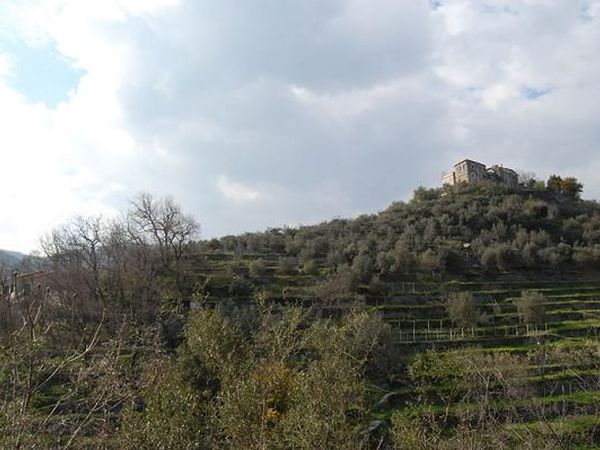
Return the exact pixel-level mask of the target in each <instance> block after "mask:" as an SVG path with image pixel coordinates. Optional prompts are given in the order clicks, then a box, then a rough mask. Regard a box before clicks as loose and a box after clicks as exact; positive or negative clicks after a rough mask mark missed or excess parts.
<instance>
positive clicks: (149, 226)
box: [127, 193, 200, 269]
mask: <svg viewBox="0 0 600 450" xmlns="http://www.w3.org/2000/svg"><path fill="white" fill-rule="evenodd" d="M127 219H128V230H129V232H130V234H131V236H132V237H133V238H134V239H135V240H136V241H137V242H139V243H140V244H144V245H156V246H157V248H158V252H159V256H160V261H161V265H162V267H163V268H164V269H166V268H170V267H171V265H172V263H174V262H178V261H179V260H180V259H181V257H182V255H183V253H184V250H185V246H186V244H188V243H189V242H190V241H191V240H192V239H193V238H194V237H196V235H197V234H198V232H199V231H200V225H199V224H198V222H197V221H196V219H195V218H194V217H193V216H190V215H186V214H183V212H182V211H181V207H180V206H179V205H178V204H177V203H176V202H175V201H174V200H173V199H172V198H171V197H164V198H159V199H154V198H153V197H152V195H150V194H148V193H141V194H139V195H138V196H137V197H136V198H134V199H133V200H132V201H131V209H130V210H129V211H128V213H127Z"/></svg>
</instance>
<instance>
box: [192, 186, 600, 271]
mask: <svg viewBox="0 0 600 450" xmlns="http://www.w3.org/2000/svg"><path fill="white" fill-rule="evenodd" d="M199 245H200V252H206V253H211V252H212V253H218V252H223V253H232V254H235V255H238V256H243V255H252V254H258V255H260V254H265V255H267V254H268V255H271V256H272V257H273V256H275V255H276V256H278V257H283V258H290V259H289V260H288V263H289V264H294V263H296V264H297V266H298V268H299V269H310V267H311V266H312V265H314V264H318V265H319V266H322V267H325V268H327V269H328V270H329V271H336V270H350V271H352V273H353V274H355V275H356V276H357V277H358V278H359V279H360V281H362V282H369V281H370V280H372V279H373V277H380V278H384V279H395V278H398V279H401V278H404V279H419V278H423V277H425V278H427V277H430V276H431V275H432V274H434V275H438V276H440V274H448V275H451V276H458V275H462V276H467V275H476V274H483V275H485V274H488V275H489V274H493V273H499V272H507V271H520V272H523V271H526V272H535V271H553V272H555V273H557V272H560V271H565V270H573V269H574V268H576V269H578V270H579V269H581V270H588V269H595V268H596V267H597V266H598V263H599V262H600V205H599V204H598V203H597V202H595V201H585V200H581V199H580V198H579V196H578V194H577V193H576V194H573V193H564V192H563V193H561V192H560V191H557V190H553V189H546V188H539V187H538V189H534V188H518V189H516V188H515V189H512V188H508V187H501V186H494V185H471V186H465V185H462V186H460V185H459V186H454V187H449V186H446V187H445V188H443V189H426V188H419V189H417V190H416V191H415V192H414V196H413V198H412V200H410V201H409V202H396V203H393V204H392V205H391V206H390V207H388V208H387V209H385V210H384V211H381V212H380V213H378V214H372V215H363V216H360V217H357V218H355V219H334V220H331V221H328V222H324V223H321V224H319V225H313V226H303V227H299V228H282V229H270V230H267V231H266V232H263V233H247V234H243V235H240V236H227V237H224V238H222V239H219V240H216V239H213V240H211V241H208V242H207V241H205V242H202V243H200V244H199Z"/></svg>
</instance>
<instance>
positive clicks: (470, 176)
mask: <svg viewBox="0 0 600 450" xmlns="http://www.w3.org/2000/svg"><path fill="white" fill-rule="evenodd" d="M484 182H491V183H495V184H499V185H503V186H508V187H517V186H518V185H519V177H518V175H517V172H515V171H514V170H512V169H509V168H507V167H503V166H501V165H498V164H496V165H493V166H491V167H486V166H485V164H482V163H480V162H477V161H473V160H471V159H463V160H462V161H460V162H458V163H456V164H455V165H454V168H453V169H452V171H450V172H449V173H447V174H445V175H444V176H443V177H442V183H443V184H444V185H448V186H454V185H456V184H460V183H465V184H475V183H484Z"/></svg>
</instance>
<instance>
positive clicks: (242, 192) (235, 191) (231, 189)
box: [216, 175, 263, 202]
mask: <svg viewBox="0 0 600 450" xmlns="http://www.w3.org/2000/svg"><path fill="white" fill-rule="evenodd" d="M216 186H217V189H218V190H219V192H221V194H222V195H223V197H225V198H226V199H227V200H232V201H234V202H252V201H255V200H258V199H260V198H261V197H262V196H263V195H262V194H261V192H260V191H259V190H258V189H255V188H253V187H250V186H248V185H246V184H244V183H240V182H236V181H232V180H230V179H229V178H228V177H227V176H225V175H221V176H219V178H218V180H217V184H216Z"/></svg>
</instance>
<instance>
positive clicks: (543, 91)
mask: <svg viewBox="0 0 600 450" xmlns="http://www.w3.org/2000/svg"><path fill="white" fill-rule="evenodd" d="M522 92H523V96H524V97H525V98H526V99H528V100H537V99H538V98H540V97H543V96H545V95H548V94H549V93H550V92H552V89H550V88H534V87H531V86H525V87H523V89H522Z"/></svg>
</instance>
